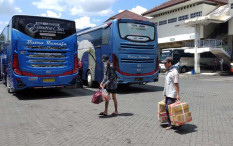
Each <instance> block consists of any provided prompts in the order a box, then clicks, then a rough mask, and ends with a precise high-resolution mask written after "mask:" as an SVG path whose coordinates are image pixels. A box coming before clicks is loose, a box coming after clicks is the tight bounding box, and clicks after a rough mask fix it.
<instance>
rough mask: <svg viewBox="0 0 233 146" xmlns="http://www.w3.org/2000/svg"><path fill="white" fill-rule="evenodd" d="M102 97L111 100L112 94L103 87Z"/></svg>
mask: <svg viewBox="0 0 233 146" xmlns="http://www.w3.org/2000/svg"><path fill="white" fill-rule="evenodd" d="M102 97H103V99H104V100H105V101H109V100H110V99H111V97H110V94H109V93H108V92H107V90H106V89H102Z"/></svg>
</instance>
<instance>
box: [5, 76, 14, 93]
mask: <svg viewBox="0 0 233 146" xmlns="http://www.w3.org/2000/svg"><path fill="white" fill-rule="evenodd" d="M9 80H10V79H9V77H8V76H7V77H6V87H7V91H8V93H14V92H15V90H14V89H13V88H11V87H10V83H9Z"/></svg>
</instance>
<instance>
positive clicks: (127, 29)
mask: <svg viewBox="0 0 233 146" xmlns="http://www.w3.org/2000/svg"><path fill="white" fill-rule="evenodd" d="M119 32H120V37H121V38H123V39H127V40H130V41H140V42H146V41H152V40H154V39H155V27H154V26H151V25H145V24H137V23H119Z"/></svg>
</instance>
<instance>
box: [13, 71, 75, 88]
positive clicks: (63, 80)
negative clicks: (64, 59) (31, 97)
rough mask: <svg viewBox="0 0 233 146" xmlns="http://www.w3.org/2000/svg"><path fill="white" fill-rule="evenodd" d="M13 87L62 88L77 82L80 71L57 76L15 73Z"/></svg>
mask: <svg viewBox="0 0 233 146" xmlns="http://www.w3.org/2000/svg"><path fill="white" fill-rule="evenodd" d="M13 76H14V77H13V78H12V79H13V80H14V81H13V88H14V89H15V90H21V89H26V88H62V87H67V86H71V85H74V84H76V83H77V77H78V73H76V74H72V75H66V76H57V77H28V76H19V75H15V74H14V75H13Z"/></svg>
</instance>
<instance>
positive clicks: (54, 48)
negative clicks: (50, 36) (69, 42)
mask: <svg viewBox="0 0 233 146" xmlns="http://www.w3.org/2000/svg"><path fill="white" fill-rule="evenodd" d="M26 47H27V48H28V49H38V50H66V49H67V48H66V47H51V46H26Z"/></svg>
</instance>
